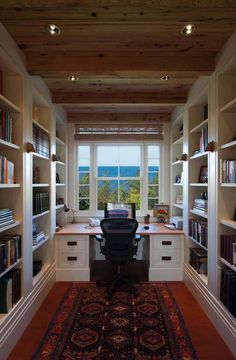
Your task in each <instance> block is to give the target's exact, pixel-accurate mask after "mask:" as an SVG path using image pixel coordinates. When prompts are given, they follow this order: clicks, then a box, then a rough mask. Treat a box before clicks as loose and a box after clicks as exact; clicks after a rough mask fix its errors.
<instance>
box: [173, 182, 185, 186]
mask: <svg viewBox="0 0 236 360" xmlns="http://www.w3.org/2000/svg"><path fill="white" fill-rule="evenodd" d="M183 185H184V184H183V183H173V186H183Z"/></svg>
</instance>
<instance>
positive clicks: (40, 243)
mask: <svg viewBox="0 0 236 360" xmlns="http://www.w3.org/2000/svg"><path fill="white" fill-rule="evenodd" d="M49 239H50V237H49V236H46V237H45V239H44V240H42V241H40V242H39V243H38V244H37V245H34V246H33V252H34V251H35V250H37V249H38V248H40V247H41V246H42V245H43V244H45V243H46V242H47V241H48V240H49Z"/></svg>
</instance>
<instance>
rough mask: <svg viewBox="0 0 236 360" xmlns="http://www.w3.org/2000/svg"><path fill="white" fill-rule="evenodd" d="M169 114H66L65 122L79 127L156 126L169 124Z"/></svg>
mask: <svg viewBox="0 0 236 360" xmlns="http://www.w3.org/2000/svg"><path fill="white" fill-rule="evenodd" d="M170 119H171V115H170V113H157V114H132V113H130V114H125V113H123V114H88V113H76V112H68V113H67V120H68V122H70V123H74V124H79V125H81V126H94V127H95V126H107V125H116V124H119V125H126V126H127V125H139V126H142V125H150V126H152V125H153V126H154V125H158V124H164V123H167V122H169V121H170Z"/></svg>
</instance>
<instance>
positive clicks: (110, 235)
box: [96, 218, 141, 299]
mask: <svg viewBox="0 0 236 360" xmlns="http://www.w3.org/2000/svg"><path fill="white" fill-rule="evenodd" d="M101 228H102V231H103V235H97V236H96V239H97V241H99V243H100V251H101V253H102V254H103V255H105V259H106V260H109V261H111V263H112V264H114V265H116V275H115V279H114V281H113V283H112V285H111V287H110V288H108V291H107V296H106V297H107V299H111V298H112V296H113V293H114V291H115V289H116V288H117V287H118V288H120V287H121V285H122V284H124V285H126V286H127V287H128V289H129V290H130V291H131V293H132V294H134V295H137V289H136V288H135V286H133V285H131V283H130V282H128V281H127V280H126V279H125V278H124V277H123V276H122V275H121V271H120V269H121V265H122V264H125V263H127V262H129V261H132V260H134V256H135V255H136V254H137V250H138V243H139V241H140V239H141V237H140V236H139V235H135V233H136V230H137V228H138V222H137V220H135V219H129V218H108V219H103V220H102V221H101ZM104 240H105V244H104V245H102V242H103V241H104Z"/></svg>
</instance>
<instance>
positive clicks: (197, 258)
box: [189, 248, 207, 275]
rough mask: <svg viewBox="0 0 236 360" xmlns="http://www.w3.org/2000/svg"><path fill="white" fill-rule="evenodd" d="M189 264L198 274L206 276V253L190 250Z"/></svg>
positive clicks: (201, 250)
mask: <svg viewBox="0 0 236 360" xmlns="http://www.w3.org/2000/svg"><path fill="white" fill-rule="evenodd" d="M189 264H190V265H191V266H192V267H193V268H194V270H196V271H197V273H198V274H205V275H206V274H207V251H206V250H204V249H201V248H190V258H189Z"/></svg>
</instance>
